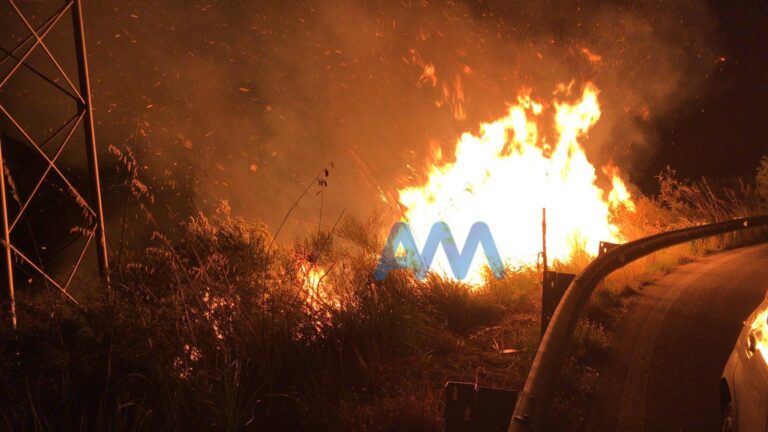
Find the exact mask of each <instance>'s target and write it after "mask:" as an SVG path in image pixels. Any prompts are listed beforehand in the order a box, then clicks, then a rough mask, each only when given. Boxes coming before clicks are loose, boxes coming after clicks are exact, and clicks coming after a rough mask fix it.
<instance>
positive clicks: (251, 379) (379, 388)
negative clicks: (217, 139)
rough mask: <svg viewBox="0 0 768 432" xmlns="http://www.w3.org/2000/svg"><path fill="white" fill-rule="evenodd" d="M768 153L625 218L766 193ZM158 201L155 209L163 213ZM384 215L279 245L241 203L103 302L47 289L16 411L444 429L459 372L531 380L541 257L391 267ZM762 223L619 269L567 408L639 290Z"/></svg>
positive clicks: (673, 215) (80, 426)
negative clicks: (443, 273)
mask: <svg viewBox="0 0 768 432" xmlns="http://www.w3.org/2000/svg"><path fill="white" fill-rule="evenodd" d="M761 166H762V168H761V171H760V172H759V173H758V176H757V180H756V182H755V184H756V186H755V187H749V186H746V185H745V184H739V185H736V186H735V187H731V188H728V187H715V186H713V185H712V184H711V183H710V182H706V181H700V182H682V181H679V180H677V179H676V178H675V177H674V173H673V172H672V171H665V172H664V173H662V175H660V177H659V181H660V186H661V187H660V190H661V194H660V195H659V196H658V197H656V198H647V197H641V198H640V199H639V200H638V201H637V206H636V210H635V211H634V212H628V211H619V212H617V214H616V215H615V221H616V223H617V224H618V225H619V226H620V228H621V230H622V232H623V233H625V235H626V236H627V238H628V239H634V238H639V237H642V236H645V235H649V234H653V233H656V232H660V231H663V230H668V229H672V228H678V227H683V226H688V225H691V224H694V223H701V222H710V221H715V220H723V219H727V218H730V217H734V216H742V215H746V214H748V213H753V212H757V211H760V210H765V209H766V207H767V206H768V193H766V190H768V186H767V185H768V180H766V179H768V159H764V160H763V161H762V165H761ZM132 172H133V175H134V176H135V175H137V173H136V172H135V170H134V171H132ZM131 183H132V184H133V185H136V184H141V185H142V186H143V183H141V182H131ZM149 193H150V191H148V190H147V189H146V188H145V187H143V188H140V190H136V191H134V196H135V198H136V199H137V200H142V199H143V198H146V197H147V196H151V195H149ZM149 204H150V203H149V202H148V201H143V203H142V206H141V209H142V212H144V217H146V218H147V220H148V221H149V222H150V224H151V223H154V222H153V221H154V220H155V218H154V216H153V215H152V212H151V211H150V205H149ZM382 225H383V222H382V218H380V217H376V216H372V217H371V218H369V219H368V220H357V219H352V218H346V219H345V220H343V221H342V222H341V223H340V224H339V226H338V227H337V228H336V229H335V230H334V231H332V232H315V233H312V234H309V235H306V236H304V237H300V238H298V239H296V241H295V242H294V243H293V244H291V245H288V246H280V247H278V246H276V247H270V246H271V245H272V243H273V239H272V238H271V236H270V234H269V232H268V230H267V229H266V227H264V226H262V225H259V224H253V223H248V222H246V221H244V220H241V219H238V218H236V217H233V216H232V215H231V214H230V211H229V209H228V208H227V207H226V206H225V205H223V206H222V207H221V208H219V210H218V211H217V212H216V213H215V214H212V215H208V216H205V215H202V214H198V215H195V216H194V217H191V218H189V219H187V220H186V221H185V222H184V223H183V224H180V225H179V226H178V227H177V229H175V230H173V232H171V233H161V232H156V233H154V235H153V238H152V240H151V245H152V246H151V247H150V248H148V249H146V250H141V251H137V250H133V251H130V250H126V251H125V252H124V254H125V257H124V258H123V260H122V262H123V264H122V265H121V266H120V268H118V269H116V271H115V275H114V280H115V281H116V282H115V289H114V291H113V295H112V296H99V295H93V296H91V298H92V300H91V301H90V304H89V305H88V310H89V312H88V313H87V314H82V313H80V312H77V311H74V310H68V309H66V308H64V307H62V306H61V305H59V304H58V303H56V304H51V303H50V300H49V297H47V296H40V298H38V299H36V300H35V301H34V302H28V303H26V304H24V305H23V307H24V310H22V311H21V313H22V314H23V315H24V316H25V321H24V325H23V327H22V328H21V329H20V331H19V333H18V335H17V336H18V339H17V340H8V339H6V340H3V341H2V342H3V345H2V346H3V347H4V353H3V357H2V363H0V367H2V371H0V372H1V373H0V377H2V378H0V385H2V387H3V389H4V393H3V397H1V398H0V424H1V425H2V428H3V429H8V430H35V431H47V430H56V431H70V430H72V431H74V430H78V431H83V430H126V431H128V430H227V431H235V430H319V431H323V430H328V431H330V430H334V431H338V430H342V431H343V430H350V431H351V430H372V431H373V430H381V431H385V430H441V428H442V420H441V412H442V395H441V392H440V389H441V386H442V384H443V383H444V382H445V381H446V380H464V381H474V382H478V383H480V384H484V385H491V386H501V387H512V388H519V387H520V386H521V385H522V383H523V380H524V378H525V375H526V374H527V371H528V368H529V367H530V362H531V361H532V358H533V355H534V353H535V349H536V347H537V345H538V342H539V321H538V319H539V313H540V305H539V302H540V297H539V296H540V289H539V280H540V274H539V271H538V270H537V269H534V268H531V269H522V270H520V271H517V272H511V273H510V274H509V275H508V277H507V278H505V279H503V280H498V281H496V280H493V281H489V282H488V283H487V284H486V285H485V286H483V287H480V288H479V289H477V288H472V287H469V286H467V285H464V284H461V283H458V282H454V281H450V280H446V279H442V278H439V277H437V276H431V277H430V278H428V279H427V280H426V281H423V282H419V281H416V280H414V279H413V277H412V276H411V275H410V274H408V273H406V272H402V271H400V272H394V273H393V274H392V275H391V276H390V277H389V278H388V279H387V280H385V281H383V282H377V281H375V280H374V279H373V276H372V269H373V268H374V265H375V261H376V258H377V253H378V252H379V250H380V248H381V247H382V244H381V243H382V239H380V238H378V237H377V236H376V235H374V234H373V233H376V232H383V230H382ZM758 234H759V233H758ZM756 235H757V234H756V233H748V234H742V235H736V236H734V235H729V236H721V237H717V238H712V239H707V240H702V241H697V242H694V243H692V244H688V245H681V246H677V247H674V248H670V249H666V250H664V251H660V252H657V253H655V254H652V255H650V256H648V257H645V258H643V259H641V260H638V261H636V262H634V263H632V264H630V265H628V266H626V267H625V268H623V269H621V270H619V271H617V272H615V273H614V274H613V275H611V276H610V277H609V278H608V279H607V280H606V281H605V282H604V283H603V285H602V286H601V287H600V289H599V290H598V291H597V293H596V294H595V296H594V298H593V300H592V302H591V304H590V306H589V309H588V311H587V313H586V315H585V317H584V320H583V322H582V323H581V324H580V325H579V327H578V329H577V333H576V336H575V338H574V343H573V357H572V359H571V360H570V361H569V363H568V367H567V370H566V373H565V376H564V380H563V388H562V391H561V394H560V399H559V402H558V403H557V405H556V406H557V410H556V419H555V421H554V423H555V425H556V426H557V427H566V428H567V429H568V430H579V428H580V425H581V424H583V421H584V416H585V415H586V414H585V413H586V407H587V406H588V401H589V396H590V392H591V389H592V388H593V387H594V383H595V380H596V377H597V374H596V370H595V368H597V367H599V366H600V364H602V362H604V361H606V359H608V358H609V356H610V344H611V341H610V329H611V326H612V325H613V323H614V321H615V319H616V316H617V314H618V311H620V310H621V308H623V306H624V303H625V301H624V300H625V299H626V298H627V297H628V296H630V295H631V294H632V293H633V292H635V291H637V290H639V289H642V286H643V285H644V284H647V283H650V282H652V281H653V280H655V279H656V278H658V277H659V276H660V275H663V274H665V273H667V272H669V271H671V270H672V269H673V268H674V267H675V266H677V265H679V264H680V263H683V262H687V261H690V260H695V259H697V257H700V256H702V255H705V254H707V253H711V252H713V251H718V250H722V249H724V248H727V247H732V246H734V245H739V244H744V243H745V242H749V241H753V240H755V239H756V237H755V236H756ZM589 260H590V256H589V254H587V253H586V252H585V251H576V253H574V255H573V257H572V258H571V260H569V262H561V263H554V264H553V268H555V269H557V270H559V271H570V272H574V273H575V272H578V271H580V270H581V269H582V268H583V267H584V266H585V265H586V264H587V263H588V262H589ZM310 270H322V272H321V274H323V275H324V276H323V277H322V281H321V285H320V286H321V287H322V289H321V290H320V291H317V290H313V289H309V288H308V285H307V282H308V281H311V280H312V278H311V277H309V276H308V273H309V271H310ZM51 311H53V312H54V313H53V315H52V314H51ZM16 352H20V353H21V357H17V356H16V354H15V353H16Z"/></svg>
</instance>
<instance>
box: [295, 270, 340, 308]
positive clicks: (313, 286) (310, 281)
mask: <svg viewBox="0 0 768 432" xmlns="http://www.w3.org/2000/svg"><path fill="white" fill-rule="evenodd" d="M301 274H302V276H303V281H302V288H303V289H304V294H305V295H306V301H307V304H308V305H309V306H310V307H311V308H312V309H314V310H315V311H321V310H322V309H324V308H327V307H332V308H339V307H340V306H341V302H340V301H339V298H338V297H337V296H335V295H333V293H332V292H331V289H330V286H329V285H328V282H327V281H326V276H327V275H328V271H327V270H325V269H322V268H320V267H317V266H310V267H309V268H307V266H305V265H302V266H301Z"/></svg>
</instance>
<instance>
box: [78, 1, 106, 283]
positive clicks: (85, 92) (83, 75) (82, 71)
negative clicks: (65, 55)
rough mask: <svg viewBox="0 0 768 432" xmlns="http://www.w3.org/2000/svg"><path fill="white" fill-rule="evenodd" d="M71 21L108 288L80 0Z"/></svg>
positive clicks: (101, 259)
mask: <svg viewBox="0 0 768 432" xmlns="http://www.w3.org/2000/svg"><path fill="white" fill-rule="evenodd" d="M72 20H73V21H72V22H73V27H74V28H73V29H74V35H75V54H76V56H77V73H78V76H79V78H80V96H81V98H82V101H83V102H82V104H83V106H82V109H83V110H84V111H85V117H84V119H83V120H84V123H83V127H84V131H85V151H86V153H87V155H88V172H89V175H90V182H91V190H92V198H93V206H94V210H95V212H96V219H97V221H96V222H97V224H98V226H97V228H96V250H97V254H98V260H99V270H100V272H101V277H102V280H103V281H104V283H105V284H106V286H107V289H109V255H108V253H107V236H106V233H105V226H104V207H103V205H102V201H101V181H100V179H99V161H98V151H97V147H96V133H95V131H94V122H93V106H92V103H91V81H90V77H89V76H88V54H87V50H86V46H85V28H84V26H83V9H82V4H81V2H80V0H75V1H74V2H73V4H72Z"/></svg>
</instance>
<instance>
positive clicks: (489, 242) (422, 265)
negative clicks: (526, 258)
mask: <svg viewBox="0 0 768 432" xmlns="http://www.w3.org/2000/svg"><path fill="white" fill-rule="evenodd" d="M440 245H442V246H443V250H444V251H445V255H446V257H447V258H448V264H449V265H450V266H451V271H452V272H453V277H454V278H456V279H458V280H463V279H465V278H466V277H467V273H468V272H469V266H470V265H471V264H472V258H474V256H475V252H476V251H477V247H478V246H480V245H482V246H483V251H484V252H485V259H486V260H487V261H488V266H489V267H490V268H491V272H492V273H493V275H494V276H495V277H496V278H497V279H500V278H502V277H504V264H503V263H502V261H501V257H500V256H499V251H498V249H497V248H496V243H495V242H494V241H493V237H492V236H491V230H490V229H489V228H488V225H486V224H485V223H484V222H475V223H474V224H473V225H472V227H471V228H470V230H469V235H467V241H466V242H465V243H464V248H463V249H462V251H461V252H459V248H458V246H456V241H455V240H454V239H453V235H452V234H451V229H450V228H449V227H448V224H446V223H445V222H436V223H435V224H434V225H432V228H431V229H430V230H429V235H428V236H427V241H426V243H425V244H424V250H423V251H422V252H421V253H419V249H418V247H417V246H416V241H415V240H414V239H413V234H412V233H411V228H410V227H409V226H408V224H407V223H405V222H398V223H396V224H395V225H393V226H392V230H390V232H389V237H387V243H386V244H385V245H384V250H383V251H382V252H381V259H380V260H379V265H378V266H377V267H376V272H375V273H374V276H375V277H376V280H384V279H386V277H387V275H388V274H389V272H390V271H392V270H397V269H411V270H412V271H413V273H414V274H415V275H416V277H417V278H418V279H419V280H424V278H426V277H427V273H428V272H429V268H430V266H431V265H432V260H433V259H434V258H435V253H436V252H437V247H438V246H440ZM400 246H402V248H403V250H404V251H405V253H404V254H401V255H398V254H397V250H398V248H399V247H400Z"/></svg>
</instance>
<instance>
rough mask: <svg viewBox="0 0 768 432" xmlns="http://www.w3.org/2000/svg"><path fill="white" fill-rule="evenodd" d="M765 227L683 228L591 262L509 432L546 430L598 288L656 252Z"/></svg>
mask: <svg viewBox="0 0 768 432" xmlns="http://www.w3.org/2000/svg"><path fill="white" fill-rule="evenodd" d="M761 226H768V215H762V216H753V217H746V218H742V219H736V220H731V221H726V222H718V223H714V224H708V225H700V226H695V227H690V228H683V229H679V230H675V231H670V232H665V233H660V234H656V235H652V236H650V237H645V238H642V239H639V240H635V241H632V242H629V243H625V244H623V245H620V246H617V247H616V248H614V249H611V250H610V251H608V252H606V253H605V254H603V255H601V256H599V257H597V258H595V260H594V261H592V262H591V263H590V264H589V265H587V267H586V268H585V269H584V270H583V271H582V272H581V273H580V274H579V275H578V276H576V278H575V279H574V280H573V282H571V284H570V286H569V287H568V290H567V291H566V292H565V295H564V296H563V299H562V300H561V301H560V304H559V305H558V307H557V309H556V310H555V313H554V315H553V316H552V320H551V321H550V323H549V327H547V331H546V332H545V333H544V337H543V338H542V340H541V344H540V345H539V349H538V351H537V352H536V357H535V358H534V360H533V365H532V366H531V370H530V372H529V373H528V378H527V379H526V381H525V387H523V390H522V392H520V395H519V397H518V399H517V404H516V405H515V410H514V411H513V413H512V420H511V422H510V424H509V432H538V431H541V430H542V427H543V426H544V425H545V424H546V420H547V418H546V415H547V412H548V411H549V408H550V406H551V403H552V398H553V396H554V392H555V389H556V386H557V382H558V379H559V377H560V372H561V371H562V367H563V363H564V362H565V359H566V356H567V355H568V350H569V346H570V342H571V339H572V337H573V332H574V330H575V329H576V324H577V322H578V321H579V318H580V316H581V313H582V311H583V310H584V308H585V307H586V305H587V303H588V301H589V298H590V296H591V295H592V293H593V292H594V291H595V288H596V287H597V284H598V282H600V281H601V280H602V279H603V278H604V277H606V276H607V275H609V274H610V273H612V272H613V271H614V270H617V269H619V268H621V267H623V266H625V265H626V264H629V263H630V262H632V261H635V260H637V259H639V258H642V257H644V256H646V255H648V254H650V253H653V252H655V251H657V250H660V249H664V248H667V247H670V246H674V245H677V244H680V243H685V242H689V241H692V240H698V239H701V238H704V237H711V236H714V235H719V234H725V233H729V232H735V231H742V230H745V229H749V228H756V227H761Z"/></svg>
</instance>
